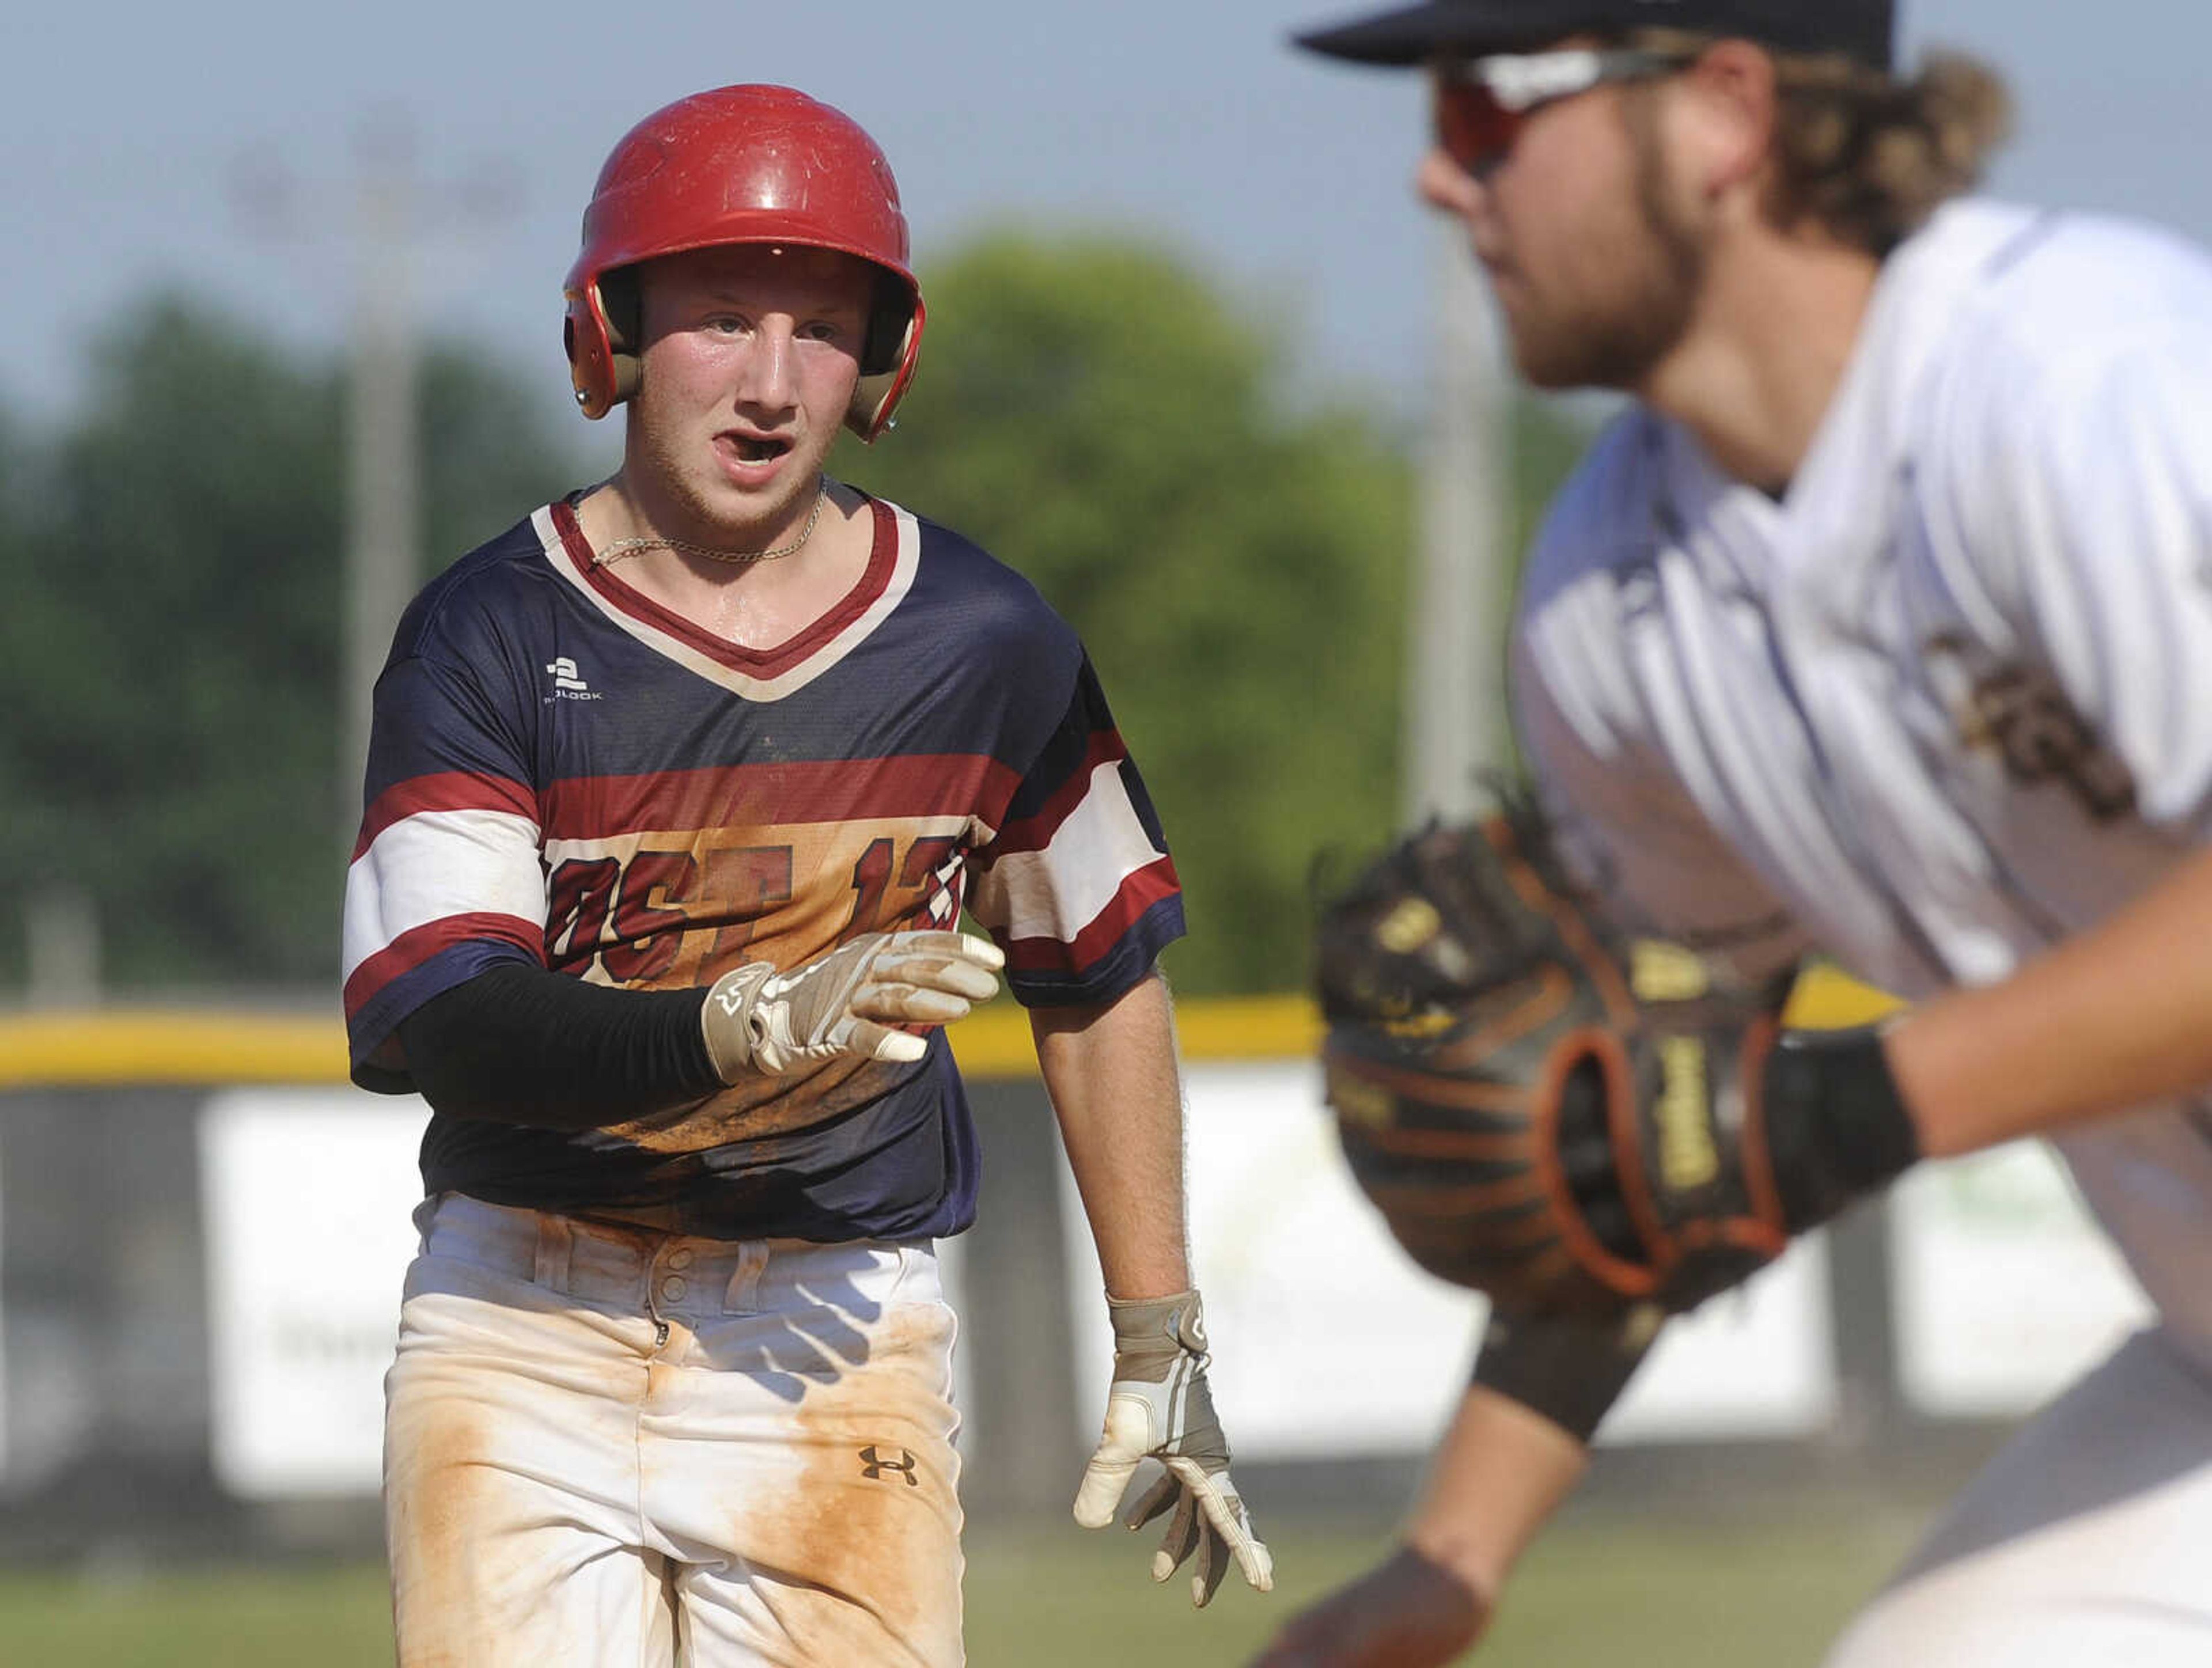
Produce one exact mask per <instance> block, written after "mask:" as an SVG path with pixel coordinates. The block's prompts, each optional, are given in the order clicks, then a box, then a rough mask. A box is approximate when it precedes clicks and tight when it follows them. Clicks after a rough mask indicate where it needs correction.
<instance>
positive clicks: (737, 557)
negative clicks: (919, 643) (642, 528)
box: [592, 482, 829, 567]
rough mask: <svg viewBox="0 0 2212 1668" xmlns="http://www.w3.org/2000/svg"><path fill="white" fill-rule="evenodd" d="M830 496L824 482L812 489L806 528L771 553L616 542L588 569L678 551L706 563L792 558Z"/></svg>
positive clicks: (656, 541) (670, 541) (675, 542)
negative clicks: (645, 553)
mask: <svg viewBox="0 0 2212 1668" xmlns="http://www.w3.org/2000/svg"><path fill="white" fill-rule="evenodd" d="M828 497H829V484H828V483H827V482H823V484H821V485H819V486H817V487H816V488H815V489H814V507H813V508H812V509H811V510H810V511H808V512H807V513H806V525H805V526H804V527H801V528H800V529H799V537H797V538H795V539H793V540H792V541H791V543H788V544H779V545H777V546H776V547H775V549H773V550H717V549H714V547H713V546H711V545H706V544H686V543H684V541H683V540H682V539H680V538H618V539H617V540H616V541H615V542H614V543H612V544H610V545H609V546H607V548H606V549H604V550H602V551H600V552H599V554H598V555H595V556H593V557H592V567H605V566H607V564H608V563H610V562H617V561H621V560H622V559H623V557H624V556H634V555H636V554H637V553H638V552H639V551H641V550H680V551H682V552H683V553H684V555H690V556H704V557H706V558H707V560H708V561H726V562H732V563H734V562H741V561H775V559H776V558H777V557H779V556H791V555H798V554H799V551H801V550H803V549H805V548H806V541H807V540H808V539H810V538H812V537H814V524H815V523H816V522H817V521H819V520H821V519H822V505H823V500H825V499H827V498H828Z"/></svg>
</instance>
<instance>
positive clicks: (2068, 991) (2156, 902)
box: [1887, 852, 2212, 1157]
mask: <svg viewBox="0 0 2212 1668" xmlns="http://www.w3.org/2000/svg"><path fill="white" fill-rule="evenodd" d="M2208 1015H2212V852H2203V853H2200V854H2198V856H2197V857H2196V858H2194V859H2193V860H2192V861H2191V862H2190V863H2189V864H2186V865H2185V867H2183V868H2182V869H2180V870H2178V871H2176V872H2175V873H2174V874H2172V875H2171V876H2168V877H2167V878H2166V880H2164V881H2163V882H2161V883H2160V884H2159V885H2157V886H2155V887H2154V888H2153V889H2151V890H2150V891H2149V892H2148V893H2146V894H2145V895H2143V896H2142V897H2141V898H2139V899H2137V900H2136V901H2135V902H2134V903H2132V904H2130V906H2129V907H2127V908H2125V909H2124V910H2122V911H2120V912H2119V913H2118V914H2116V915H2114V916H2112V918H2111V919H2107V920H2106V921H2105V922H2103V923H2102V924H2101V925H2099V926H2097V927H2096V928H2094V929H2093V930H2092V931H2088V932H2086V933H2083V934H2081V936H2079V937H2075V938H2071V939H2069V940H2068V941H2067V942H2066V943H2063V944H2062V945H2060V946H2059V947H2058V948H2057V949H2053V950H2051V952H2049V953H2048V954H2047V955H2043V956H2040V957H2039V958H2038V959H2036V960H2035V961H2031V962H2029V963H2028V964H2027V966H2026V967H2022V968H2021V970H2020V971H2019V972H2018V973H2016V974H2014V975H2013V976H2012V977H2011V978H2009V979H2008V980H2004V981H2003V982H2002V983H2001V984H1997V985H1993V986H1988V987H1986V988H1984V989H1978V990H1970V991H1959V992H1953V993H1951V994H1949V995H1947V996H1944V997H1942V998H1937V999H1936V1000H1935V1001H1933V1002H1930V1003H1929V1004H1926V1005H1925V1006H1924V1007H1922V1008H1919V1009H1917V1010H1914V1011H1913V1012H1912V1013H1911V1014H1910V1015H1909V1016H1906V1017H1905V1019H1903V1020H1902V1021H1900V1022H1898V1023H1897V1025H1896V1026H1895V1027H1894V1028H1893V1029H1892V1030H1891V1031H1890V1032H1889V1034H1888V1036H1887V1052H1888V1058H1889V1064H1890V1069H1891V1071H1893V1073H1894V1074H1895V1076H1896V1078H1897V1081H1898V1085H1899V1089H1901V1090H1902V1091H1903V1093H1904V1096H1905V1101H1906V1104H1907V1105H1909V1106H1910V1107H1911V1108H1912V1113H1913V1118H1914V1121H1915V1123H1916V1124H1917V1125H1918V1128H1919V1133H1920V1142H1921V1146H1922V1149H1923V1151H1925V1152H1926V1153H1927V1154H1928V1155H1929V1156H1931V1157H1942V1156H1948V1155H1954V1154H1957V1153H1963V1152H1971V1151H1974V1150H1976V1149H1979V1148H1983V1147H1988V1146H1994V1145H1996V1144H1997V1143H2000V1142H2003V1141H2008V1140H2011V1139H2013V1138H2015V1137H2020V1136H2025V1135H2036V1134H2043V1133H2046V1132H2049V1131H2054V1130H2057V1129H2060V1128H2063V1127H2064V1126H2066V1125H2070V1124H2076V1123H2081V1122H2085V1121H2087V1120H2089V1119H2094V1118H2097V1117H2100V1116H2103V1115H2105V1114H2107V1113H2113V1112H2118V1111H2122V1110H2124V1109H2126V1108H2129V1107H2138V1106H2143V1105H2147V1104H2149V1103H2151V1102H2154V1101H2159V1100H2161V1099H2164V1098H2166V1097H2168V1096H2171V1095H2179V1094H2182V1093H2185V1092H2187V1091H2190V1090H2192V1089H2201V1088H2203V1087H2204V1086H2205V1085H2207V1084H2212V1023H2208V1022H2207V1017H2206V1016H2208Z"/></svg>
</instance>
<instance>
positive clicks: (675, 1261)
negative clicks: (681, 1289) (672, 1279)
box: [668, 1246, 691, 1268]
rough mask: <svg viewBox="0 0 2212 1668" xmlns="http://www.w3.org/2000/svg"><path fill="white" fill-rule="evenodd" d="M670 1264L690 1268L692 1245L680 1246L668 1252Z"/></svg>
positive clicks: (670, 1265)
mask: <svg viewBox="0 0 2212 1668" xmlns="http://www.w3.org/2000/svg"><path fill="white" fill-rule="evenodd" d="M668 1266H669V1267H671V1268H690V1266H691V1247H690V1246H677V1247H676V1249H675V1250H673V1251H671V1252H670V1253H668Z"/></svg>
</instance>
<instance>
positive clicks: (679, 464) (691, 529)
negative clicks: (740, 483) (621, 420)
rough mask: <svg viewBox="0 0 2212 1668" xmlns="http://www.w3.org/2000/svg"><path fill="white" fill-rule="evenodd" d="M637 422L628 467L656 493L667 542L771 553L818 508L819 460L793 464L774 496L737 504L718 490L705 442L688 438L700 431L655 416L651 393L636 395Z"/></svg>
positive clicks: (632, 417) (657, 515)
mask: <svg viewBox="0 0 2212 1668" xmlns="http://www.w3.org/2000/svg"><path fill="white" fill-rule="evenodd" d="M630 421H631V422H633V423H634V424H635V425H636V428H635V443H634V458H633V461H632V462H631V463H630V464H629V465H628V468H629V470H630V471H631V472H634V473H641V474H642V476H644V480H643V481H642V482H639V484H640V485H641V486H645V487H646V488H647V491H649V493H650V494H651V500H652V505H653V511H652V513H653V521H654V523H655V525H656V529H657V531H659V532H660V533H662V534H664V535H665V536H666V537H672V538H682V539H686V540H689V541H690V542H691V543H697V544H704V545H708V546H710V547H712V548H714V549H730V550H750V549H767V548H768V547H769V546H771V545H774V544H776V543H780V542H781V537H782V536H783V535H784V533H785V531H786V529H787V525H788V527H789V531H792V532H796V531H797V525H798V521H799V518H801V517H803V516H804V515H805V513H806V512H807V511H808V510H810V509H811V507H812V505H813V498H814V494H815V492H816V491H817V489H818V488H819V485H820V482H821V464H822V461H823V460H822V459H820V458H817V459H816V460H815V466H814V467H813V468H812V469H811V470H810V469H806V468H805V467H804V466H803V465H802V466H801V467H800V468H798V469H793V468H792V467H790V466H789V465H788V464H787V465H786V467H785V470H784V471H783V474H782V476H781V477H780V478H779V479H778V481H777V482H776V485H775V492H774V494H773V495H771V496H765V497H755V496H752V495H750V494H748V495H746V496H744V498H742V499H740V500H738V501H737V502H736V503H735V504H733V503H732V500H731V497H730V496H729V495H727V494H716V493H715V492H714V490H713V488H712V484H711V483H712V482H714V476H715V465H714V461H713V458H712V457H711V455H710V453H709V452H708V449H707V446H706V443H704V442H687V441H686V440H684V438H683V437H684V436H685V435H686V434H689V433H692V432H696V431H691V430H690V429H688V428H687V427H686V426H685V425H683V424H680V423H676V422H669V421H668V420H666V419H665V418H664V417H663V416H661V415H659V413H658V412H656V410H655V409H654V408H653V403H652V398H651V396H650V395H649V394H648V393H647V391H646V389H645V388H642V387H641V388H640V389H639V390H638V391H637V393H636V395H635V397H634V399H633V401H632V406H631V413H630ZM663 522H672V523H677V524H680V525H659V524H661V523H663Z"/></svg>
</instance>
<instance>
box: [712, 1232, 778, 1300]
mask: <svg viewBox="0 0 2212 1668" xmlns="http://www.w3.org/2000/svg"><path fill="white" fill-rule="evenodd" d="M767 1267H768V1242H767V1241H766V1240H740V1241H739V1242H738V1266H737V1267H736V1269H735V1270H734V1271H732V1273H731V1275H730V1283H729V1287H728V1289H726V1291H724V1292H723V1294H722V1313H724V1314H757V1313H760V1280H761V1271H763V1269H765V1268H767Z"/></svg>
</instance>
